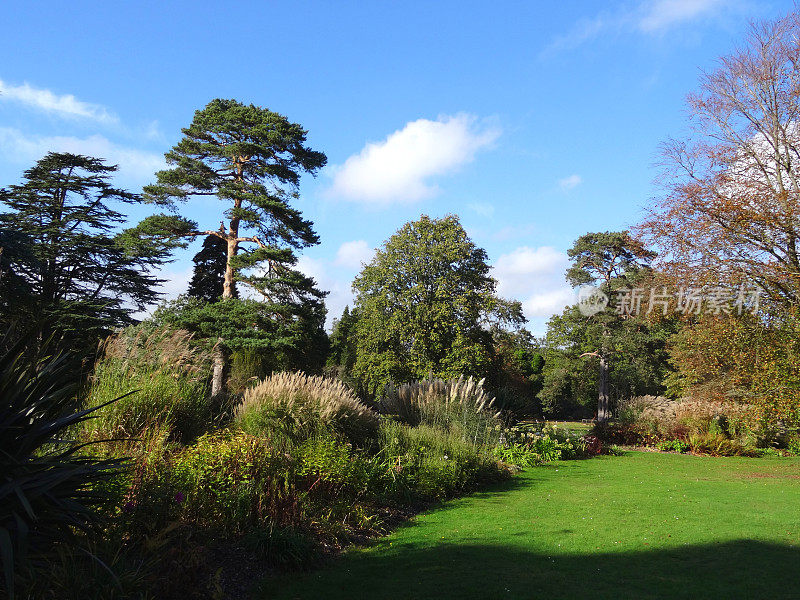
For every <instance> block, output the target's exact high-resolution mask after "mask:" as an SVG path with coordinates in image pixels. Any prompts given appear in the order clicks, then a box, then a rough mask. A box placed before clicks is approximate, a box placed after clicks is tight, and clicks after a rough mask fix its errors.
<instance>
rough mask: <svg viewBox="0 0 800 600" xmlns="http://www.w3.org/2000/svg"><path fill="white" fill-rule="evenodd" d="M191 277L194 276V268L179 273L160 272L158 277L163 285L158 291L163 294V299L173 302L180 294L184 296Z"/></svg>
mask: <svg viewBox="0 0 800 600" xmlns="http://www.w3.org/2000/svg"><path fill="white" fill-rule="evenodd" d="M192 275H194V266H191V267H187V268H186V269H184V270H180V271H167V270H164V271H161V272H160V273H159V274H158V277H159V278H160V279H163V280H164V283H162V284H161V286H160V287H159V291H160V292H161V293H162V294H164V299H166V300H173V299H175V298H177V297H178V296H180V295H181V294H185V293H186V292H187V290H188V289H189V282H190V281H191V280H192Z"/></svg>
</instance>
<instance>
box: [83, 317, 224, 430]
mask: <svg viewBox="0 0 800 600" xmlns="http://www.w3.org/2000/svg"><path fill="white" fill-rule="evenodd" d="M210 375H211V358H210V353H209V352H208V351H207V350H205V349H203V348H202V347H201V346H199V345H197V344H195V342H194V340H193V338H192V336H191V334H189V333H187V332H185V331H180V330H171V329H155V328H154V327H153V326H152V325H150V324H146V323H145V324H140V325H136V326H134V327H129V328H127V329H125V330H123V331H122V332H121V333H120V334H118V335H116V336H112V337H111V338H109V339H108V340H107V342H106V344H105V347H104V352H103V356H102V358H101V359H100V360H99V361H98V364H97V367H96V368H95V372H94V375H93V377H92V383H91V387H90V389H89V395H88V400H87V403H88V405H89V406H97V405H100V404H103V403H105V402H107V401H108V400H109V399H111V398H115V397H118V396H121V395H123V394H129V392H132V391H136V393H134V394H130V395H127V396H125V398H124V399H123V400H121V401H119V402H115V403H114V404H111V405H109V406H107V407H105V408H103V409H101V410H99V411H98V413H97V414H98V418H97V419H95V420H94V421H92V423H91V427H92V429H94V430H96V431H97V432H99V434H100V435H101V437H113V438H119V437H136V436H139V435H140V434H141V433H142V432H143V431H146V430H147V429H149V428H151V427H153V426H155V425H156V424H159V423H163V424H167V425H168V426H169V427H170V428H171V429H172V431H173V436H174V437H175V439H177V440H179V441H181V442H183V443H189V442H191V441H192V440H193V439H195V438H197V437H198V436H200V435H202V434H203V433H205V432H206V431H209V430H210V429H211V428H212V427H213V426H214V425H215V424H216V423H218V422H220V420H221V419H222V418H223V413H224V412H225V410H224V406H222V405H221V404H220V403H219V401H215V400H212V399H211V397H210V389H209V378H210ZM90 435H91V434H90ZM95 437H96V436H95Z"/></svg>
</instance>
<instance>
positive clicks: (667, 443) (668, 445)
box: [656, 440, 692, 453]
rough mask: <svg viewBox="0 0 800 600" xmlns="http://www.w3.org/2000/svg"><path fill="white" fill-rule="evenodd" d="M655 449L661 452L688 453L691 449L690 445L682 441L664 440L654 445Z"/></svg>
mask: <svg viewBox="0 0 800 600" xmlns="http://www.w3.org/2000/svg"><path fill="white" fill-rule="evenodd" d="M656 448H658V449H659V450H661V451H662V452H679V453H683V452H688V451H689V450H691V449H692V445H691V444H689V443H688V442H684V441H683V440H664V441H661V442H658V443H657V444H656Z"/></svg>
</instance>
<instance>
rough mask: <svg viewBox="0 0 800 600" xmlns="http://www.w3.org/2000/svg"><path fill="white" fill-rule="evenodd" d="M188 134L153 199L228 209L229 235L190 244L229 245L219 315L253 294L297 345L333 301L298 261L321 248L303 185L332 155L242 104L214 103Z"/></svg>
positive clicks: (219, 375)
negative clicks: (208, 202) (240, 287)
mask: <svg viewBox="0 0 800 600" xmlns="http://www.w3.org/2000/svg"><path fill="white" fill-rule="evenodd" d="M183 134H184V137H183V139H181V140H180V141H179V142H178V144H177V145H175V147H174V148H172V150H170V151H169V152H168V153H167V154H166V159H167V164H168V165H169V168H167V169H166V170H163V171H160V172H158V173H157V174H156V178H157V182H156V183H155V184H153V185H149V186H146V187H145V189H144V192H145V197H146V198H147V199H149V200H150V201H153V202H156V203H158V204H161V205H166V206H171V207H173V208H175V207H176V204H175V203H176V201H180V202H185V201H187V200H189V199H190V198H192V197H196V196H215V197H216V198H217V199H219V200H220V202H221V203H223V205H224V206H225V207H226V208H224V210H223V211H222V212H221V214H220V226H219V227H218V228H214V229H206V230H194V231H192V232H190V233H189V234H188V235H190V236H200V235H210V236H214V237H216V238H218V239H219V240H221V241H222V242H224V244H225V245H226V262H225V276H224V283H223V290H222V299H223V302H221V303H217V304H215V305H214V306H215V308H216V309H217V310H219V311H226V310H229V309H230V306H229V305H228V304H227V302H226V301H231V300H232V299H234V298H235V296H236V288H237V284H238V283H243V284H246V285H247V286H248V287H249V288H251V289H252V290H253V291H255V292H256V293H258V294H260V296H261V297H262V298H263V299H264V302H263V303H262V304H261V306H260V307H259V309H260V310H261V311H263V313H264V315H266V316H268V317H270V318H272V319H273V320H274V322H275V323H276V324H277V325H282V327H279V329H281V331H283V332H285V333H286V334H287V335H289V334H290V332H291V331H292V330H293V328H294V327H295V325H296V323H295V321H296V320H297V319H298V315H300V314H302V313H304V312H308V311H309V305H313V307H312V308H311V311H312V312H314V311H317V312H318V310H319V308H320V307H322V298H323V297H324V293H323V292H321V291H319V290H318V289H317V288H316V284H315V282H314V280H313V279H312V278H310V277H306V276H305V275H303V274H302V273H300V272H299V271H298V270H296V269H294V268H293V267H294V265H295V264H296V262H297V257H296V255H295V251H297V250H301V249H303V248H306V247H308V246H312V245H314V244H317V243H319V238H318V236H317V234H316V233H315V232H314V230H313V228H312V223H311V222H310V221H308V220H306V219H304V218H303V217H302V215H301V213H300V211H298V210H297V209H295V208H293V207H292V206H291V203H292V202H293V201H294V200H296V199H297V198H298V196H299V192H298V186H299V183H300V177H301V175H302V174H304V173H309V174H312V175H313V174H315V173H316V172H317V171H318V170H319V169H321V168H322V167H323V166H324V165H325V163H326V160H327V159H326V157H325V155H324V154H323V153H322V152H317V151H315V150H312V149H311V148H309V147H308V146H307V145H306V135H307V132H306V130H305V129H303V128H302V127H301V126H300V125H298V124H297V123H292V122H290V121H289V120H288V119H287V118H286V117H284V116H283V115H280V114H278V113H275V112H272V111H270V110H267V109H265V108H261V107H258V106H255V105H252V104H250V105H246V104H242V103H240V102H237V101H236V100H221V99H216V100H212V101H211V102H210V103H209V104H208V105H207V106H206V107H205V108H203V109H202V110H198V111H197V112H195V115H194V119H193V120H192V123H191V124H190V125H189V127H187V128H185V129H183ZM322 310H324V308H323V309H322ZM218 320H219V321H220V322H223V321H225V318H224V317H222V316H221V317H220V319H218ZM240 325H241V326H244V327H246V326H248V325H247V324H245V323H241V324H240ZM220 333H222V332H220ZM280 335H281V336H282V337H285V336H283V334H280ZM261 339H263V340H264V343H265V344H266V345H267V346H269V343H268V340H267V339H266V338H263V337H262V338H261ZM219 342H220V343H219V344H218V350H219V352H218V353H217V358H216V360H215V375H214V383H213V388H214V390H213V391H214V393H215V394H216V393H219V392H220V391H221V390H222V388H223V380H224V375H223V371H224V369H225V363H226V358H225V354H226V352H227V349H226V348H225V338H224V337H222V336H221V335H220V336H219Z"/></svg>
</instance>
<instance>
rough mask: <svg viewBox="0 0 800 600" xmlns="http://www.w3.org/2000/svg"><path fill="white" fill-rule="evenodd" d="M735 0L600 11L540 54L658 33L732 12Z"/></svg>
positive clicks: (661, 1)
mask: <svg viewBox="0 0 800 600" xmlns="http://www.w3.org/2000/svg"><path fill="white" fill-rule="evenodd" d="M738 4H739V2H738V0H728V1H726V0H643V1H640V2H637V3H627V4H624V5H623V6H622V7H621V8H619V9H617V10H615V11H612V10H603V11H601V12H600V13H598V14H597V15H595V16H593V17H590V18H584V19H581V20H579V21H578V22H576V23H575V24H574V25H573V27H572V28H571V29H570V30H569V31H567V32H566V33H565V34H563V35H560V36H558V37H556V38H555V39H554V40H553V41H552V42H551V43H550V44H549V45H548V46H547V47H546V48H545V49H544V51H543V52H542V56H548V55H552V54H555V53H558V52H560V51H564V50H571V49H573V48H576V47H578V46H580V45H581V44H584V43H586V42H590V41H592V40H594V39H596V38H599V37H600V36H608V35H616V34H620V33H639V34H644V35H652V34H659V33H663V32H665V31H667V30H668V29H671V28H673V27H677V26H679V25H684V24H687V23H690V22H695V21H697V20H699V19H703V18H711V17H716V16H718V15H720V14H721V13H722V12H723V11H724V10H732V9H734V8H736V6H737V5H738Z"/></svg>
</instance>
